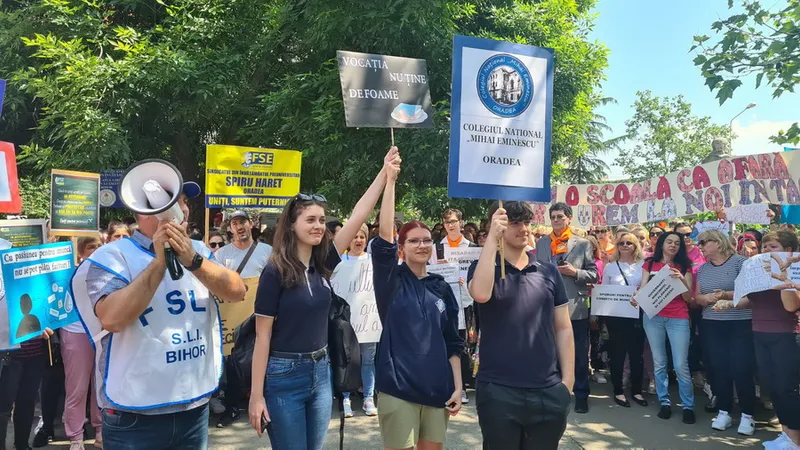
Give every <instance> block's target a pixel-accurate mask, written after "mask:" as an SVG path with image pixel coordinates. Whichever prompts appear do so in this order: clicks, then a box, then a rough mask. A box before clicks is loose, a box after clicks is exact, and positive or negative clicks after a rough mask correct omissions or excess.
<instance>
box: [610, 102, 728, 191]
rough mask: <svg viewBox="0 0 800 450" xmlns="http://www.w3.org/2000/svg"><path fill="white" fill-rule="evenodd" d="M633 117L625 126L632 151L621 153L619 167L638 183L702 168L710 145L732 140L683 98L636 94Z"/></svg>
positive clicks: (719, 126)
mask: <svg viewBox="0 0 800 450" xmlns="http://www.w3.org/2000/svg"><path fill="white" fill-rule="evenodd" d="M636 97H637V98H636V101H635V102H634V104H633V107H634V113H633V117H631V118H630V119H629V120H627V121H626V122H625V126H626V136H627V137H628V139H630V140H631V141H633V143H634V146H633V148H625V149H622V150H621V151H620V153H619V157H618V158H617V160H616V162H617V164H618V165H619V166H620V167H622V169H623V170H624V171H625V174H626V175H628V176H629V177H631V179H633V180H636V181H641V180H646V179H648V178H653V177H656V176H660V175H666V174H668V173H670V172H675V171H677V170H681V169H683V168H686V167H691V166H694V165H697V164H700V163H701V162H702V161H703V159H704V158H705V157H706V156H708V154H709V153H711V141H712V140H714V139H715V138H717V137H730V136H731V135H732V134H731V130H730V127H729V126H727V125H716V124H714V123H712V122H711V118H710V117H697V116H695V115H693V114H692V105H691V104H689V103H688V102H687V101H686V100H685V99H684V98H683V96H682V95H678V96H677V97H664V98H659V97H656V96H653V94H652V93H651V92H650V91H643V92H642V91H640V92H637V93H636Z"/></svg>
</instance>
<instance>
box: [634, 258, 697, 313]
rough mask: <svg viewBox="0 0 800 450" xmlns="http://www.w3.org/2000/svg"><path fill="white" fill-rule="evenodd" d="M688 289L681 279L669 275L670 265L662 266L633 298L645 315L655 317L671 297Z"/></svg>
mask: <svg viewBox="0 0 800 450" xmlns="http://www.w3.org/2000/svg"><path fill="white" fill-rule="evenodd" d="M688 290H689V289H687V288H686V285H685V284H683V281H681V280H679V279H678V278H672V277H671V276H670V267H669V266H664V267H662V268H661V270H659V271H658V273H656V274H655V275H654V276H651V277H650V280H649V281H648V282H647V285H646V286H645V287H644V288H643V289H642V290H641V291H639V294H638V295H636V296H635V297H634V298H635V299H636V302H637V303H639V307H640V308H642V310H643V311H644V312H645V314H647V317H655V316H656V315H658V313H659V312H660V311H661V310H662V309H664V307H665V306H667V304H669V302H671V301H672V299H674V298H675V297H676V296H678V295H680V294H683V293H684V292H686V291H688Z"/></svg>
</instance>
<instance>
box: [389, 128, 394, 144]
mask: <svg viewBox="0 0 800 450" xmlns="http://www.w3.org/2000/svg"><path fill="white" fill-rule="evenodd" d="M389 131H390V132H391V133H392V147H394V128H389Z"/></svg>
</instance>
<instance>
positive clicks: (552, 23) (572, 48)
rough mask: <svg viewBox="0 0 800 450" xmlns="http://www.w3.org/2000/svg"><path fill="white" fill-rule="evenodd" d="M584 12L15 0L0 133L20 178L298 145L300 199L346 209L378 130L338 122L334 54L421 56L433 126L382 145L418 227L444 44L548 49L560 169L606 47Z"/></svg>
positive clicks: (437, 167)
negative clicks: (318, 197)
mask: <svg viewBox="0 0 800 450" xmlns="http://www.w3.org/2000/svg"><path fill="white" fill-rule="evenodd" d="M593 5H594V0H581V1H578V2H576V1H574V0H542V1H537V2H531V1H522V0H496V1H486V0H434V1H430V0H392V1H387V2H364V1H356V0H340V1H337V2H330V1H323V0H274V1H271V2H262V1H257V0H239V1H235V2H232V1H230V0H175V1H169V2H167V1H166V0H138V1H130V0H93V1H77V0H18V1H16V2H12V3H10V4H6V6H4V8H5V9H2V10H0V25H3V24H5V25H7V28H6V29H5V30H2V31H0V55H6V54H8V53H9V51H13V52H15V53H14V55H17V56H14V57H13V58H12V57H8V58H6V57H3V56H0V70H2V73H9V74H12V83H11V84H12V85H13V86H14V88H13V90H10V91H9V97H10V101H11V102H12V103H13V104H16V105H20V111H22V112H21V113H20V114H19V115H18V117H19V120H16V119H15V120H14V121H11V120H8V121H6V118H5V116H4V117H3V119H2V120H1V121H0V132H3V133H4V134H5V133H8V134H9V135H12V136H15V139H16V140H15V142H16V143H17V144H20V147H21V149H22V151H21V153H20V159H19V163H20V167H21V171H22V172H23V173H24V174H25V175H26V176H29V177H32V178H37V177H38V178H41V177H43V176H45V175H46V174H47V173H48V172H49V170H50V169H51V168H68V169H75V170H90V171H99V170H102V169H107V168H116V167H125V166H126V165H128V164H129V163H131V162H132V161H136V160H139V159H142V158H145V157H161V158H165V159H168V160H170V161H172V162H174V163H176V165H177V166H178V168H179V169H181V171H182V172H183V173H184V176H185V178H187V179H197V180H199V181H200V182H201V183H202V178H203V171H204V168H203V163H204V161H205V146H206V144H208V143H224V144H233V145H250V146H262V147H275V148H289V149H297V150H302V151H303V178H302V189H304V190H315V191H321V192H324V193H325V194H326V195H327V197H328V198H329V200H330V201H331V206H332V207H333V209H334V210H339V211H347V210H349V209H350V208H351V207H352V206H353V204H354V203H355V201H356V200H357V199H358V197H359V195H360V193H361V192H363V191H364V189H365V188H366V186H367V185H368V184H369V182H370V179H371V177H372V174H373V173H375V172H376V171H377V170H378V168H379V165H380V161H381V159H382V155H383V153H384V152H385V150H386V148H387V147H388V146H389V132H388V130H383V129H354V128H347V127H345V122H344V117H343V106H342V98H341V87H340V85H339V77H338V71H337V65H336V59H335V55H336V50H342V49H343V50H355V51H363V52H370V53H379V54H389V55H397V56H407V57H416V58H424V59H425V60H426V61H427V63H428V71H429V75H430V77H429V78H430V86H431V97H432V98H433V99H434V101H435V112H434V114H435V115H434V118H435V124H436V126H435V128H434V129H432V130H396V132H395V135H396V142H397V145H398V146H399V147H400V148H401V152H402V153H403V159H404V170H403V175H402V178H401V183H400V189H399V191H400V201H401V202H402V201H403V196H406V195H407V196H409V199H414V200H419V201H420V202H424V203H423V204H422V205H420V206H421V207H420V208H419V209H418V210H419V211H420V214H421V215H422V216H423V217H426V218H429V217H431V216H430V215H429V214H431V213H432V212H433V211H434V209H435V208H438V207H439V206H440V205H447V204H448V203H451V202H450V201H449V200H448V199H447V197H446V190H445V189H443V188H444V186H446V174H447V170H446V167H447V160H448V143H449V110H450V77H451V53H452V36H453V34H455V33H461V34H467V35H475V36H482V37H489V38H494V39H503V40H509V41H513V42H518V43H526V44H533V45H539V46H546V47H551V48H554V49H555V50H556V55H557V56H556V75H555V92H554V120H553V160H554V161H560V160H562V159H564V158H566V157H568V156H570V155H574V154H575V152H576V151H577V149H580V148H583V147H586V144H585V143H584V140H585V133H586V129H587V127H588V123H589V122H590V121H591V119H592V108H591V102H590V101H589V100H590V99H591V98H592V94H593V92H594V90H595V89H596V88H597V86H598V84H599V82H600V80H601V79H602V76H603V69H604V68H605V67H606V65H607V61H606V56H607V50H606V49H605V48H604V47H603V46H602V45H600V44H595V43H593V42H591V41H589V39H588V37H587V34H588V31H589V29H590V26H591V20H592V18H593V16H592V14H591V13H590V9H591V8H592V6H593ZM12 25H13V26H12ZM20 42H23V43H24V44H25V46H24V47H23V48H20V46H19V43H20ZM26 133H27V135H26ZM559 169H560V167H559V166H555V167H554V169H553V171H554V173H556V174H558V171H559ZM452 203H454V204H455V203H460V201H458V202H452ZM473 203H474V204H475V205H476V206H475V208H474V209H476V210H477V208H479V207H480V206H481V203H480V202H473ZM465 209H466V208H465ZM195 220H196V218H195Z"/></svg>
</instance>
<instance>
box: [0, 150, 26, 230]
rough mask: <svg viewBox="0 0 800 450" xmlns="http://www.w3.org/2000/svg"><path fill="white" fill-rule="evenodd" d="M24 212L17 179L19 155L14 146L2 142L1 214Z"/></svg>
mask: <svg viewBox="0 0 800 450" xmlns="http://www.w3.org/2000/svg"><path fill="white" fill-rule="evenodd" d="M21 212H22V197H21V196H20V195H19V179H18V178H17V154H16V152H15V151H14V144H12V143H10V142H0V213H4V214H19V213H21Z"/></svg>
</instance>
